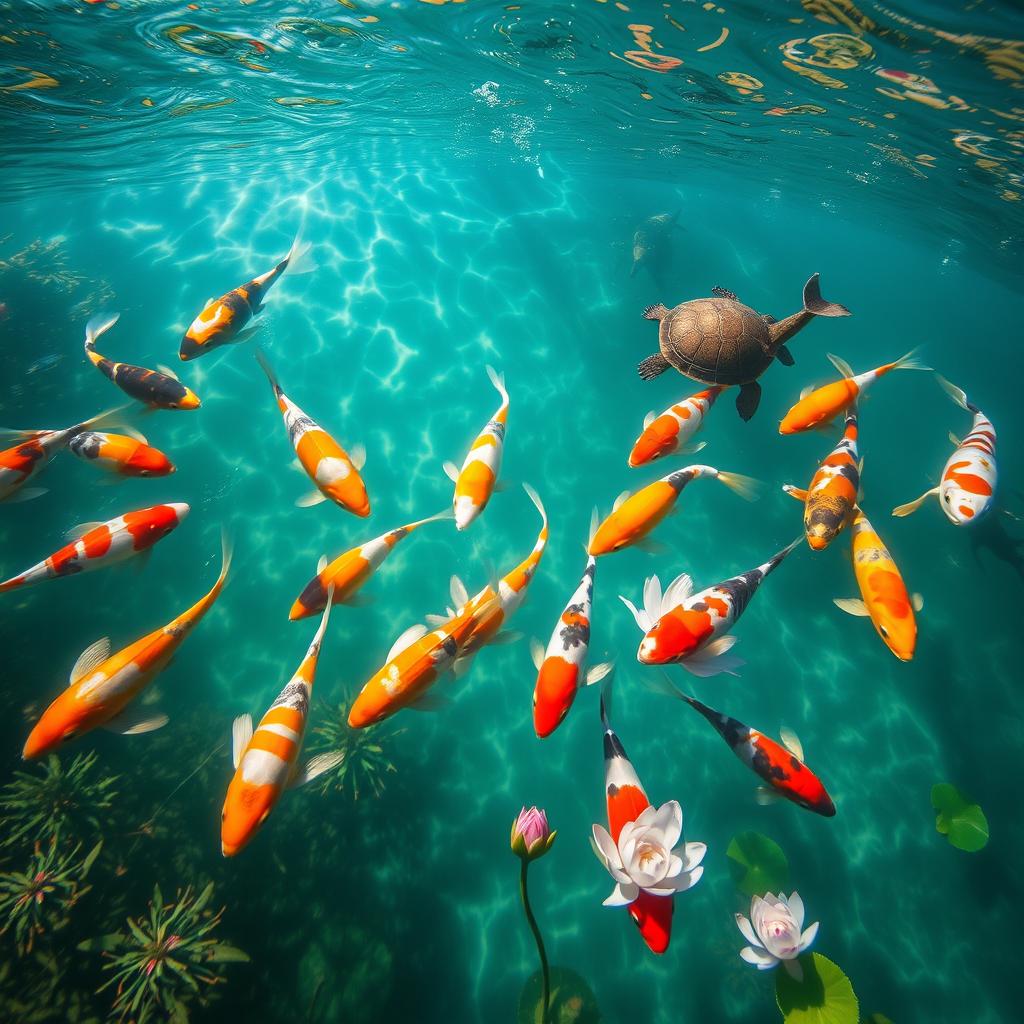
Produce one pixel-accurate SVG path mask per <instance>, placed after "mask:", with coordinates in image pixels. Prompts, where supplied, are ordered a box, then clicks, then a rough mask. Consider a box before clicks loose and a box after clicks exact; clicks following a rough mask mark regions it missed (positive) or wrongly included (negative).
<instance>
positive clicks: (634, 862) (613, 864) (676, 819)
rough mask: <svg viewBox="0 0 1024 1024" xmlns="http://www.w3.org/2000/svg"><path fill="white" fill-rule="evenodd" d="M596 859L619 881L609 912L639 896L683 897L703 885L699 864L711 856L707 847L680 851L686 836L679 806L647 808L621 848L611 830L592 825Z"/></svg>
mask: <svg viewBox="0 0 1024 1024" xmlns="http://www.w3.org/2000/svg"><path fill="white" fill-rule="evenodd" d="M593 831H594V840H593V847H594V853H596V854H597V857H598V859H599V860H600V861H601V863H602V864H604V866H605V867H606V868H607V869H608V873H609V874H610V875H611V876H612V878H614V879H615V889H614V891H613V892H612V894H611V896H609V897H608V899H606V900H605V901H604V905H605V906H606V907H624V906H626V905H627V904H629V903H632V902H633V901H634V900H635V899H636V898H637V897H638V896H639V895H640V891H641V890H643V891H644V892H649V893H650V894H651V895H652V896H671V895H673V894H674V893H677V892H685V891H686V890H687V889H690V888H692V887H693V886H694V885H696V884H697V882H698V881H699V880H700V876H701V875H702V874H703V873H704V869H703V868H702V867H700V866H699V865H700V862H701V861H702V860H703V859H704V854H705V853H707V849H708V848H707V847H706V846H705V845H704V844H703V843H684V844H682V845H680V846H678V847H677V846H676V843H678V842H679V839H680V837H681V836H682V834H683V809H682V808H681V807H680V806H679V801H678V800H669V801H668V803H665V804H662V805H661V807H658V808H655V807H653V806H652V807H647V808H646V809H645V810H644V811H643V812H642V813H641V814H640V816H639V817H638V818H637V819H636V820H635V821H627V822H626V824H625V825H623V826H622V831H621V832H620V833H619V842H618V845H616V843H615V842H614V841H613V840H612V837H611V836H610V835H609V834H608V831H607V829H604V828H602V827H601V826H600V825H594V827H593Z"/></svg>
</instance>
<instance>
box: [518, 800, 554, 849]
mask: <svg viewBox="0 0 1024 1024" xmlns="http://www.w3.org/2000/svg"><path fill="white" fill-rule="evenodd" d="M556 835H558V833H557V832H552V831H551V829H550V827H549V826H548V816H547V815H546V814H545V813H544V812H543V811H541V810H538V809H537V808H536V807H531V808H530V809H529V810H527V809H526V808H525V807H524V808H523V809H522V810H521V811H520V812H519V817H518V818H516V820H515V821H514V822H513V823H512V852H513V853H514V854H516V856H518V857H522V858H523V860H536V859H537V858H538V857H543V856H544V854H545V853H547V852H548V850H550V849H551V844H552V843H553V842H554V841H555V836H556Z"/></svg>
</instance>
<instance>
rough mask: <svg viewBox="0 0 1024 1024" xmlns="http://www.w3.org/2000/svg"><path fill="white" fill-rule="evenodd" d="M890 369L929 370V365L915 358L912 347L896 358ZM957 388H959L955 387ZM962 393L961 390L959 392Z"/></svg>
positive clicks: (914, 351)
mask: <svg viewBox="0 0 1024 1024" xmlns="http://www.w3.org/2000/svg"><path fill="white" fill-rule="evenodd" d="M889 369H890V370H931V367H930V366H925V365H924V363H922V362H921V360H920V359H918V358H917V349H916V348H912V349H911V350H910V351H909V352H907V353H906V355H902V356H900V357H899V359H897V360H896V362H895V363H893V364H892V366H890V367H889ZM957 390H959V388H958V389H957ZM961 393H962V392H961Z"/></svg>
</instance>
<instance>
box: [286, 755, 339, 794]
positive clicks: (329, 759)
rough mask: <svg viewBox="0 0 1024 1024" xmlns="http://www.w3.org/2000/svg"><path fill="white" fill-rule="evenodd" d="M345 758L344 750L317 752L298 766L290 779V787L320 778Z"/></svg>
mask: <svg viewBox="0 0 1024 1024" xmlns="http://www.w3.org/2000/svg"><path fill="white" fill-rule="evenodd" d="M344 760H345V751H344V750H329V751H327V753H324V754H317V755H316V756H315V757H311V758H310V759H309V760H308V761H306V762H305V763H304V764H301V765H299V766H298V767H297V768H296V770H295V774H294V775H293V776H292V777H291V778H290V779H289V780H288V788H289V789H296V788H297V787H299V786H304V785H305V784H306V783H307V782H312V781H313V780H314V779H316V778H319V777H320V776H321V775H323V774H324V772H329V771H331V770H332V769H334V768H337V767H338V765H339V764H341V762H342V761H344Z"/></svg>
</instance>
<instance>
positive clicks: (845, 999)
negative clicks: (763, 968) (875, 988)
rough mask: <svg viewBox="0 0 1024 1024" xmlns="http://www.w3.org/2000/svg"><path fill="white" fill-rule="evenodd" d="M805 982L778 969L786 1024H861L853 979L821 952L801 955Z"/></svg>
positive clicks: (778, 989)
mask: <svg viewBox="0 0 1024 1024" xmlns="http://www.w3.org/2000/svg"><path fill="white" fill-rule="evenodd" d="M799 962H800V966H801V968H802V969H803V974H804V977H803V981H796V980H795V979H794V978H793V977H792V975H791V974H790V973H789V971H787V970H786V968H785V966H784V965H780V966H779V967H777V968H776V969H775V1000H776V1002H777V1003H778V1004H779V1009H780V1010H781V1011H782V1016H783V1018H784V1019H785V1021H786V1024H857V1021H858V1019H859V1016H860V1008H859V1006H858V1004H857V997H856V995H854V992H853V986H852V985H851V984H850V979H849V978H848V977H847V976H846V975H845V974H843V972H842V971H841V970H840V969H839V968H838V967H837V966H836V965H835V964H834V963H832V961H831V960H829V959H828V958H827V957H824V956H822V955H821V954H820V953H804V955H803V956H802V957H800V961H799Z"/></svg>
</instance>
